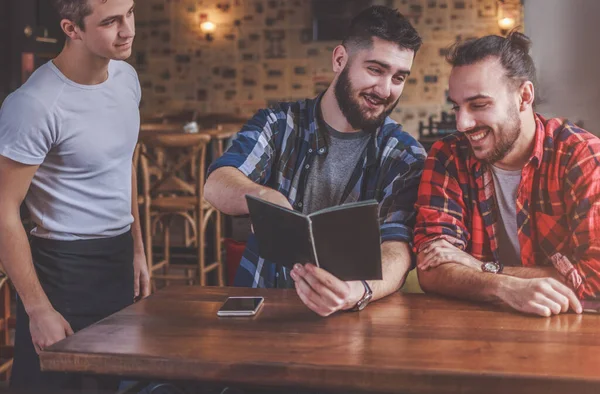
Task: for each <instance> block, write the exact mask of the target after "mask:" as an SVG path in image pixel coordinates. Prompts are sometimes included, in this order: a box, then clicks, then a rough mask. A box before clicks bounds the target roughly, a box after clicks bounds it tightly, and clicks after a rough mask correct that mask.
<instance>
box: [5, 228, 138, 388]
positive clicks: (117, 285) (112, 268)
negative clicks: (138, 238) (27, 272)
mask: <svg viewBox="0 0 600 394" xmlns="http://www.w3.org/2000/svg"><path fill="white" fill-rule="evenodd" d="M31 252H32V255H33V262H34V266H35V270H36V272H37V275H38V278H39V280H40V283H41V285H42V288H43V289H44V291H45V293H46V295H47V296H48V298H49V299H50V302H51V303H52V306H53V307H54V309H56V311H57V312H59V313H60V314H61V315H62V316H63V317H64V318H65V319H66V320H67V321H68V322H69V324H70V325H71V327H72V328H73V331H75V332H77V331H79V330H81V329H83V328H85V327H87V326H89V325H91V324H93V323H95V322H97V321H99V320H101V319H103V318H105V317H107V316H109V315H111V314H113V313H115V312H117V311H119V310H121V309H123V308H124V307H126V306H128V305H130V304H132V303H133V298H134V293H133V239H132V236H131V232H127V233H125V234H122V235H119V236H117V237H113V238H104V239H94V240H81V241H56V240H48V239H41V238H36V237H33V239H32V241H31ZM16 318H17V327H16V332H15V353H14V363H13V368H12V373H11V379H10V388H11V392H17V393H21V392H22V393H29V392H31V393H33V392H35V393H54V392H56V393H59V392H60V393H63V392H99V391H100V392H102V391H104V390H107V391H110V390H112V391H113V392H114V391H116V390H117V388H118V383H119V380H118V378H115V377H103V378H95V377H90V376H84V375H80V374H71V373H56V372H42V371H41V370H40V361H39V357H38V355H37V353H36V352H35V348H34V347H33V342H32V340H31V334H30V331H29V316H28V315H27V313H26V312H25V308H24V307H23V304H22V302H21V300H20V298H17V316H16Z"/></svg>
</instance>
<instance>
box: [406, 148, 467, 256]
mask: <svg viewBox="0 0 600 394" xmlns="http://www.w3.org/2000/svg"><path fill="white" fill-rule="evenodd" d="M457 172H458V171H457V169H456V164H455V161H454V155H453V154H452V150H451V148H450V145H449V144H448V143H445V142H444V141H438V142H436V143H435V144H434V145H433V146H432V147H431V151H430V152H429V155H428V157H427V159H426V160H425V168H424V170H423V176H422V178H421V184H420V186H419V194H418V197H417V204H416V208H417V220H416V224H415V236H414V245H413V246H414V252H415V253H418V252H419V250H420V249H421V248H422V247H423V246H424V245H426V244H428V243H430V242H432V241H435V240H437V239H445V240H447V241H448V242H450V243H452V244H453V245H455V246H457V247H459V248H461V249H462V250H464V249H465V247H466V245H467V242H468V239H469V232H468V230H467V228H466V226H465V223H464V218H465V212H466V207H465V205H464V201H463V197H462V190H461V188H460V185H459V181H458V173H457Z"/></svg>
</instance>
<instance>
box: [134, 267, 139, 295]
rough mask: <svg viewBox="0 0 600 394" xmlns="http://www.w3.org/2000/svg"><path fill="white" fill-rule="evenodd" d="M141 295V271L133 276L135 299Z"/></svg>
mask: <svg viewBox="0 0 600 394" xmlns="http://www.w3.org/2000/svg"><path fill="white" fill-rule="evenodd" d="M139 295H140V273H139V271H138V272H136V273H135V275H134V276H133V297H134V298H138V296H139Z"/></svg>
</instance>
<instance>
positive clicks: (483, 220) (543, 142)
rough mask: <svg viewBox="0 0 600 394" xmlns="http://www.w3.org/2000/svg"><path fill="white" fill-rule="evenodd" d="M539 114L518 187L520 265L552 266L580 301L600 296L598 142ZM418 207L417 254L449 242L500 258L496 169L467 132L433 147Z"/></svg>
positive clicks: (566, 123)
mask: <svg viewBox="0 0 600 394" xmlns="http://www.w3.org/2000/svg"><path fill="white" fill-rule="evenodd" d="M535 118H536V125H537V126H536V134H535V143H534V147H533V152H532V155H531V157H530V159H529V160H528V162H527V164H526V165H525V167H524V168H523V170H522V174H521V175H522V176H521V183H520V185H519V187H518V190H517V201H516V207H517V232H518V238H519V244H520V246H521V264H522V266H524V267H534V266H548V265H553V266H554V267H555V268H556V269H557V270H558V272H559V273H560V274H561V275H562V276H563V277H564V278H565V281H566V283H568V284H569V285H570V286H571V287H572V288H573V289H574V290H575V292H576V293H577V295H578V296H579V298H592V297H596V296H600V237H597V236H598V235H600V139H598V138H597V137H595V136H594V135H592V134H590V133H588V132H587V131H585V130H583V129H581V128H579V127H577V126H576V125H574V124H573V123H571V122H569V121H563V120H562V119H549V120H546V119H544V118H543V117H542V116H540V115H537V114H536V115H535ZM416 207H417V210H418V214H417V221H416V226H415V232H414V250H415V252H418V251H419V250H420V249H421V248H422V247H423V246H424V245H426V244H428V243H429V242H431V241H434V240H437V239H446V240H447V241H449V242H451V243H452V244H454V245H455V246H457V247H459V248H461V249H462V250H464V251H466V252H468V253H469V254H471V255H472V256H473V257H475V258H477V259H478V260H481V261H498V259H499V253H498V240H497V237H496V234H497V232H496V231H497V230H496V223H497V221H498V219H499V217H498V215H499V214H498V209H497V207H496V199H495V192H494V182H493V179H492V174H491V170H490V169H489V168H488V167H487V165H486V164H484V163H483V162H481V161H479V160H477V159H476V158H475V156H474V155H473V154H472V151H471V148H470V145H469V141H468V139H467V138H466V137H465V136H464V135H462V134H461V133H456V134H454V135H451V136H449V137H446V138H444V139H443V140H442V141H438V142H437V143H435V144H434V145H433V147H432V148H431V151H430V152H429V156H428V157H427V160H426V161H425V169H424V172H423V176H422V179H421V184H420V187H419V196H418V199H417V203H416Z"/></svg>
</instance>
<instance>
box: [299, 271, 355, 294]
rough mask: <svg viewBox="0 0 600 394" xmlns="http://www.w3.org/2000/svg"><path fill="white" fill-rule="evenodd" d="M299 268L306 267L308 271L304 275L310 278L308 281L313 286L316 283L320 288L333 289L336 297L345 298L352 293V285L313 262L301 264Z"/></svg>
mask: <svg viewBox="0 0 600 394" xmlns="http://www.w3.org/2000/svg"><path fill="white" fill-rule="evenodd" d="M299 268H300V269H302V268H304V270H305V271H306V273H307V274H306V275H304V277H305V278H307V279H308V282H309V283H310V285H311V286H312V285H313V283H314V285H315V286H317V287H318V288H319V289H321V288H322V289H324V290H327V291H331V292H332V293H334V294H335V296H336V297H339V298H341V299H345V298H346V297H348V295H349V293H350V287H349V286H348V284H347V283H346V282H344V281H343V280H340V279H338V278H336V277H335V276H334V275H332V274H331V273H329V272H327V271H325V270H324V269H322V268H319V267H317V266H315V265H313V264H306V266H304V267H302V266H300V267H299ZM317 282H319V283H320V284H321V285H322V286H319V283H317ZM313 288H314V287H313ZM315 290H317V289H315ZM317 292H318V291H317Z"/></svg>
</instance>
